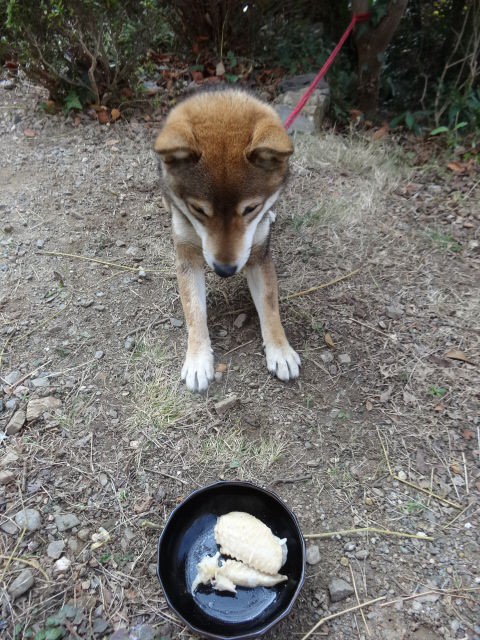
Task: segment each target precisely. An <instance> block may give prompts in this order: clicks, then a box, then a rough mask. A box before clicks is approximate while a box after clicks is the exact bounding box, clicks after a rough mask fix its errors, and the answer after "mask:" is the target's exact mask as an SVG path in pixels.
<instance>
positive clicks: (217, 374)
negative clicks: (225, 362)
mask: <svg viewBox="0 0 480 640" xmlns="http://www.w3.org/2000/svg"><path fill="white" fill-rule="evenodd" d="M222 378H223V373H220V371H217V372H216V373H215V382H221V381H222Z"/></svg>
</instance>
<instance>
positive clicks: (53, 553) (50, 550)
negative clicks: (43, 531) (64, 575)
mask: <svg viewBox="0 0 480 640" xmlns="http://www.w3.org/2000/svg"><path fill="white" fill-rule="evenodd" d="M64 549H65V542H64V541H63V540H54V541H53V542H50V544H49V545H48V547H47V556H48V557H49V558H53V560H58V558H60V556H61V555H62V553H63V550H64Z"/></svg>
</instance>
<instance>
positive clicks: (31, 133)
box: [23, 129, 37, 138]
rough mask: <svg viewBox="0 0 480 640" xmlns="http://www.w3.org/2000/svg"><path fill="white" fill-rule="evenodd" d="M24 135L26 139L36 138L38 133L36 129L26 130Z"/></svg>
mask: <svg viewBox="0 0 480 640" xmlns="http://www.w3.org/2000/svg"><path fill="white" fill-rule="evenodd" d="M23 135H24V136H25V137H26V138H35V136H36V135H37V132H36V131H35V130H34V129H25V130H24V132H23Z"/></svg>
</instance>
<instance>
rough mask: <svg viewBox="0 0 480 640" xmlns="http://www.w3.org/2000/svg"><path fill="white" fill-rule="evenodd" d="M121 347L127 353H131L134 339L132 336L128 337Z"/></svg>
mask: <svg viewBox="0 0 480 640" xmlns="http://www.w3.org/2000/svg"><path fill="white" fill-rule="evenodd" d="M123 346H124V348H125V349H126V350H127V351H133V349H134V348H135V338H134V337H133V336H128V338H127V339H126V340H125V343H124V345H123Z"/></svg>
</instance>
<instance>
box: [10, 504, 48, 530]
mask: <svg viewBox="0 0 480 640" xmlns="http://www.w3.org/2000/svg"><path fill="white" fill-rule="evenodd" d="M15 522H16V524H17V525H18V526H19V527H20V529H24V528H25V529H26V530H27V531H36V530H37V529H40V527H41V526H42V517H41V515H40V512H39V511H37V510H36V509H24V510H22V511H19V512H18V513H17V514H15Z"/></svg>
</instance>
